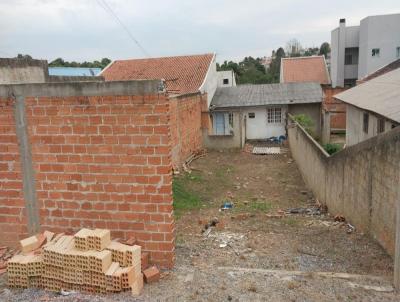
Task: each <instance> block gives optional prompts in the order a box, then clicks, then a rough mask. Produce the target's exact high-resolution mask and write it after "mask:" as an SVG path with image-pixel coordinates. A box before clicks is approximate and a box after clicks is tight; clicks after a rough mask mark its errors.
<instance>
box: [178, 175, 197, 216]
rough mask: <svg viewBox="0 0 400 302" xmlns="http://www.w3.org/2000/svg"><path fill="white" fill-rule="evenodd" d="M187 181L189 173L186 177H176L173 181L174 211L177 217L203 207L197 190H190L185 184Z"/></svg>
mask: <svg viewBox="0 0 400 302" xmlns="http://www.w3.org/2000/svg"><path fill="white" fill-rule="evenodd" d="M187 181H190V179H189V180H188V179H187V175H185V176H184V177H175V178H174V180H173V182H172V192H173V198H174V213H175V217H176V218H177V219H179V217H180V216H181V215H182V214H183V213H184V212H185V211H189V210H193V209H198V208H200V207H201V200H200V197H199V196H198V195H197V193H195V192H191V191H190V190H188V188H187V186H186V185H185V184H186V183H187Z"/></svg>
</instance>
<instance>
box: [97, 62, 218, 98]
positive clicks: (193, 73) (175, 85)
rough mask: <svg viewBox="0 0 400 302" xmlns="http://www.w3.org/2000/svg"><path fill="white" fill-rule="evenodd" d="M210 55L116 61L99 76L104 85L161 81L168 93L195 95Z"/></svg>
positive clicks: (205, 71) (207, 68)
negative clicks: (143, 80) (135, 81)
mask: <svg viewBox="0 0 400 302" xmlns="http://www.w3.org/2000/svg"><path fill="white" fill-rule="evenodd" d="M213 58H214V54H203V55H190V56H177V57H163V58H150V59H133V60H117V61H114V62H112V63H111V64H110V65H109V66H108V67H107V68H105V69H104V70H103V72H102V73H101V75H102V76H104V78H105V80H106V81H123V80H139V79H148V80H150V79H163V80H165V84H166V89H167V92H169V93H174V94H183V93H194V92H198V91H199V89H200V87H201V86H202V84H203V82H204V80H205V78H206V75H207V72H208V70H209V68H210V64H211V63H212V61H213Z"/></svg>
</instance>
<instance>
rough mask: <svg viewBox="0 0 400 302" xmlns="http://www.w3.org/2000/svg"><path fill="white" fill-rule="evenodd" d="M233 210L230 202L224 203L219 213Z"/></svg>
mask: <svg viewBox="0 0 400 302" xmlns="http://www.w3.org/2000/svg"><path fill="white" fill-rule="evenodd" d="M232 208H233V203H232V202H230V201H226V202H224V203H223V204H222V205H221V208H220V211H226V210H231V209H232Z"/></svg>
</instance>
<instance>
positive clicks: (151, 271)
mask: <svg viewBox="0 0 400 302" xmlns="http://www.w3.org/2000/svg"><path fill="white" fill-rule="evenodd" d="M143 275H144V281H145V282H146V283H153V282H157V281H158V280H160V271H159V270H158V268H157V267H156V266H152V267H149V268H148V269H146V270H144V271H143Z"/></svg>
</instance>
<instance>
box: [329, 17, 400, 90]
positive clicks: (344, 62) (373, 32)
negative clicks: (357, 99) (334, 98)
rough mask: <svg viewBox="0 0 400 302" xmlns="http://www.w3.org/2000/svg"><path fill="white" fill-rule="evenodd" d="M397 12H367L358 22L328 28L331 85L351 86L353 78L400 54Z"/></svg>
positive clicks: (365, 73)
mask: <svg viewBox="0 0 400 302" xmlns="http://www.w3.org/2000/svg"><path fill="white" fill-rule="evenodd" d="M399 28H400V14H392V15H380V16H369V17H366V18H364V19H362V20H361V22H360V25H359V26H346V20H345V19H340V22H339V27H337V28H336V29H334V30H333V31H332V32H331V80H332V86H333V87H337V86H338V87H352V86H354V85H355V84H356V81H357V80H359V79H362V78H364V77H366V76H367V75H369V74H371V73H373V72H375V71H376V70H378V69H379V68H381V67H383V66H385V65H387V64H389V63H390V62H392V61H394V60H396V59H398V58H400V35H399Z"/></svg>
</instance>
